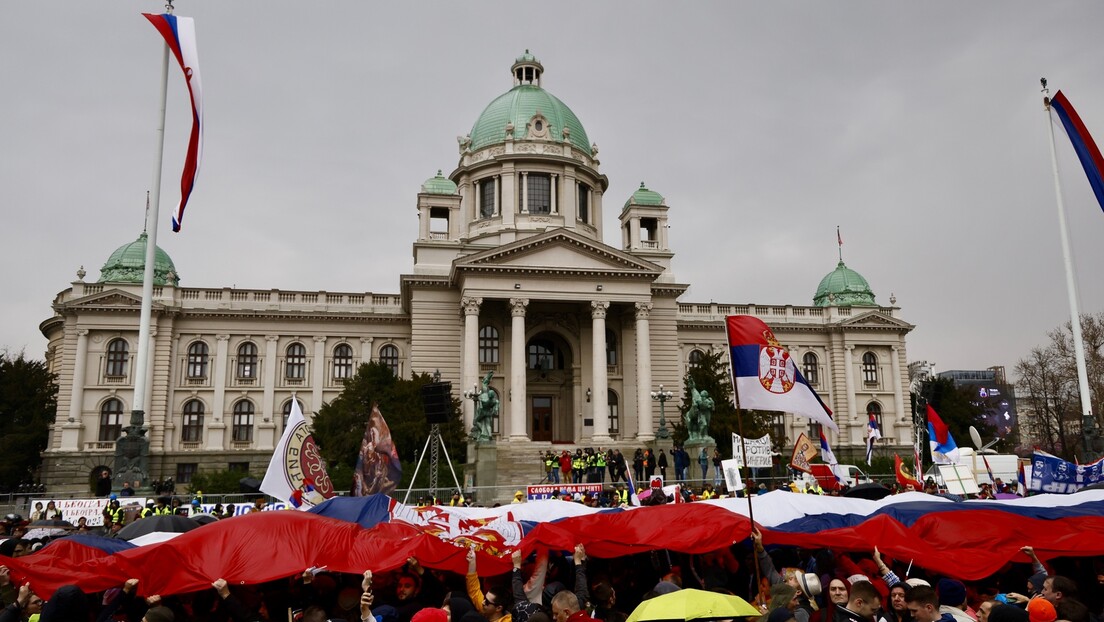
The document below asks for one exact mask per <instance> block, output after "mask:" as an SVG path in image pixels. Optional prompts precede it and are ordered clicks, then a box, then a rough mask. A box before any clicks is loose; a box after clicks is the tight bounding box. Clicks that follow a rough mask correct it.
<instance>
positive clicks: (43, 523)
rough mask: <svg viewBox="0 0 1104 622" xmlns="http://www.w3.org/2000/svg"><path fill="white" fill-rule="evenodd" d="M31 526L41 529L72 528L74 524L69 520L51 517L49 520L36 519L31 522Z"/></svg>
mask: <svg viewBox="0 0 1104 622" xmlns="http://www.w3.org/2000/svg"><path fill="white" fill-rule="evenodd" d="M29 527H32V528H33V527H38V528H41V529H72V528H73V527H74V525H73V523H70V522H69V521H67V520H61V519H57V518H51V519H48V520H47V519H43V520H36V521H35V522H33V523H31V524H30V525H29Z"/></svg>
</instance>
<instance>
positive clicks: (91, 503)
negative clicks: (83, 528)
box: [42, 497, 146, 527]
mask: <svg viewBox="0 0 1104 622" xmlns="http://www.w3.org/2000/svg"><path fill="white" fill-rule="evenodd" d="M51 501H53V503H54V506H55V507H57V511H58V512H61V518H62V520H67V521H69V522H70V523H73V525H74V526H75V525H76V524H77V522H78V521H80V519H81V518H84V520H85V524H86V525H88V526H89V527H102V526H103V509H104V508H105V507H107V504H108V500H107V499H104V498H97V499H43V500H42V502H43V503H44V504H49V503H50V502H51ZM145 505H146V498H145V497H122V498H120V499H119V507H121V508H123V511H124V512H127V514H128V515H129V513H130V512H131V511H134V512H136V511H138V510H141V509H142V508H143V507H145Z"/></svg>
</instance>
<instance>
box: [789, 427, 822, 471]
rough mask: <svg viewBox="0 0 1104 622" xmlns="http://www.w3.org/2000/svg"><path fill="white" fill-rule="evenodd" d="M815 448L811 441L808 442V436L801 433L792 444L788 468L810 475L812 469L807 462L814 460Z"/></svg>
mask: <svg viewBox="0 0 1104 622" xmlns="http://www.w3.org/2000/svg"><path fill="white" fill-rule="evenodd" d="M816 455H817V446H816V445H814V444H813V441H811V440H809V437H808V436H805V433H804V432H802V433H801V436H799V437H797V442H796V443H794V450H793V456H791V458H790V466H791V467H793V468H795V469H797V470H798V471H804V472H806V473H812V472H813V467H811V466H809V461H810V460H812V459H813V458H816Z"/></svg>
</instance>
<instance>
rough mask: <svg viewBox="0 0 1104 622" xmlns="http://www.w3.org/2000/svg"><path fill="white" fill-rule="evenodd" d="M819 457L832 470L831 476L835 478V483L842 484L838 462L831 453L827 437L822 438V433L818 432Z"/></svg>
mask: <svg viewBox="0 0 1104 622" xmlns="http://www.w3.org/2000/svg"><path fill="white" fill-rule="evenodd" d="M820 457H821V459H822V460H824V464H827V465H828V466H829V467H830V468H831V469H832V475H835V476H836V481H837V482H842V481H843V478H842V477H840V471H839V461H838V460H836V454H835V453H833V452H832V446H831V445H829V444H828V437H827V436H824V431H823V430H821V432H820Z"/></svg>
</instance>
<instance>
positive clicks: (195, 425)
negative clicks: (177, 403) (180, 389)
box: [180, 400, 203, 443]
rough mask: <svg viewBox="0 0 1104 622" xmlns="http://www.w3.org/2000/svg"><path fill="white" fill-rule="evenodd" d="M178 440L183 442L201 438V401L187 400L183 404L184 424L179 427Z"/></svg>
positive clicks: (196, 441)
mask: <svg viewBox="0 0 1104 622" xmlns="http://www.w3.org/2000/svg"><path fill="white" fill-rule="evenodd" d="M180 440H181V441H183V442H185V443H198V442H199V441H202V440H203V402H201V401H199V400H188V401H187V402H186V403H185V404H184V425H183V426H182V427H181V428H180Z"/></svg>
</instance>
